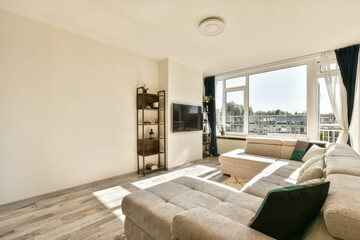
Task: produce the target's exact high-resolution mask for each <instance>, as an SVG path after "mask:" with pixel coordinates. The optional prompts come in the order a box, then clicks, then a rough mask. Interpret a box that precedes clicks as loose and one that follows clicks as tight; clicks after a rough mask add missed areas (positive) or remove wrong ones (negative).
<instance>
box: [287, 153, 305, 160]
mask: <svg viewBox="0 0 360 240" xmlns="http://www.w3.org/2000/svg"><path fill="white" fill-rule="evenodd" d="M305 153H306V151H301V150H294V151H293V153H292V155H291V158H290V159H291V160H295V161H301V160H302V158H303V156H304V155H305Z"/></svg>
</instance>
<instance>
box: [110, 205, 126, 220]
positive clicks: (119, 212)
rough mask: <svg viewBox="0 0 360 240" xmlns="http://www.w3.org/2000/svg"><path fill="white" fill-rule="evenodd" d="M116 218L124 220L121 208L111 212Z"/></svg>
mask: <svg viewBox="0 0 360 240" xmlns="http://www.w3.org/2000/svg"><path fill="white" fill-rule="evenodd" d="M112 213H113V214H114V215H115V216H116V217H117V218H118V219H120V220H121V221H122V222H123V223H124V222H125V215H124V214H123V212H122V209H121V208H119V209H116V210H114V211H113V212H112Z"/></svg>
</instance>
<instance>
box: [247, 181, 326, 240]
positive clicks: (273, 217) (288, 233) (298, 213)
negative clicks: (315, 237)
mask: <svg viewBox="0 0 360 240" xmlns="http://www.w3.org/2000/svg"><path fill="white" fill-rule="evenodd" d="M329 186H330V182H323V183H314V184H308V185H294V186H289V187H282V188H276V189H273V190H271V191H269V192H268V193H267V195H266V197H265V198H264V200H263V202H262V204H261V205H260V207H259V209H258V210H257V212H256V215H255V217H254V218H253V220H252V222H251V223H250V224H249V226H250V227H251V228H253V229H255V230H257V231H259V232H262V233H264V234H266V235H268V236H270V237H273V238H275V239H280V240H282V239H292V238H293V237H297V236H299V235H300V234H301V233H302V232H303V231H304V230H305V229H306V227H307V226H308V225H309V224H310V223H311V221H312V220H313V219H314V218H315V217H316V215H317V214H318V213H319V211H320V209H321V207H322V205H323V204H324V202H325V199H326V197H327V194H328V192H329Z"/></svg>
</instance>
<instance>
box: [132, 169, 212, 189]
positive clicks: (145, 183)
mask: <svg viewBox="0 0 360 240" xmlns="http://www.w3.org/2000/svg"><path fill="white" fill-rule="evenodd" d="M214 170H216V168H212V167H207V166H204V165H195V166H192V167H187V168H183V169H180V170H176V171H171V172H169V173H165V174H161V175H159V176H155V177H152V178H147V179H144V180H141V181H137V182H133V183H132V185H134V186H136V187H138V188H139V189H145V188H148V187H152V186H155V185H158V184H160V183H164V182H168V181H171V180H173V179H175V178H178V177H182V176H193V177H198V176H201V175H203V174H206V173H209V172H211V171H214Z"/></svg>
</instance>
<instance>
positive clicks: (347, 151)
mask: <svg viewBox="0 0 360 240" xmlns="http://www.w3.org/2000/svg"><path fill="white" fill-rule="evenodd" d="M326 149H327V150H326V156H327V157H336V156H338V157H359V154H358V153H357V152H356V151H355V150H354V149H352V148H351V147H350V146H349V145H347V144H342V143H336V144H335V143H331V144H328V145H327V146H326Z"/></svg>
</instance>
